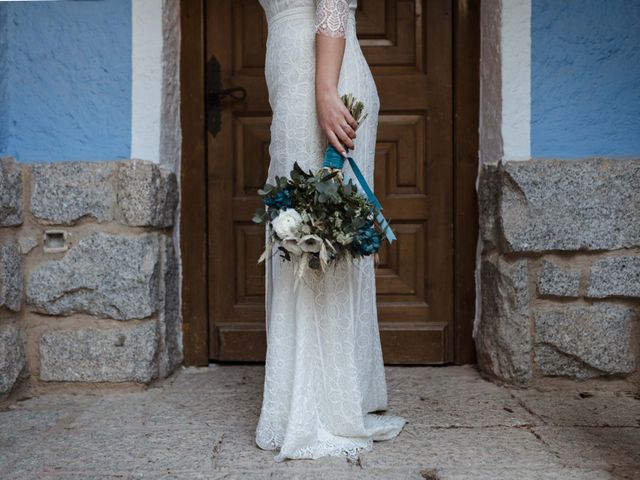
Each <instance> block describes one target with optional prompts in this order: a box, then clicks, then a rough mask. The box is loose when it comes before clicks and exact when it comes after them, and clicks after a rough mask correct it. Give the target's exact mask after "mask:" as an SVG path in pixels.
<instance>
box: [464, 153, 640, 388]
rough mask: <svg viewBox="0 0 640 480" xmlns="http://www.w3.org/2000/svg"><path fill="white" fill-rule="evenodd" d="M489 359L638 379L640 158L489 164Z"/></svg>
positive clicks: (517, 379)
mask: <svg viewBox="0 0 640 480" xmlns="http://www.w3.org/2000/svg"><path fill="white" fill-rule="evenodd" d="M478 196H479V203H480V224H481V231H480V235H481V239H482V246H483V248H482V258H481V270H480V271H481V274H480V277H481V285H480V288H481V291H482V293H481V299H480V304H481V316H480V319H479V323H478V324H477V330H476V335H475V340H476V346H477V351H478V362H479V365H480V368H481V369H482V370H483V371H484V372H485V373H486V374H488V375H489V376H491V377H493V378H497V379H500V380H502V381H505V382H508V383H512V384H518V385H521V386H526V385H530V384H531V383H532V382H535V381H536V380H538V379H541V378H544V377H550V376H553V377H568V378H571V379H578V380H580V379H587V378H594V377H628V378H633V379H635V380H637V379H638V370H637V367H638V362H639V360H640V333H639V331H638V330H639V327H638V317H639V315H638V313H639V310H640V308H639V306H640V160H624V159H611V160H610V159H600V158H594V159H585V160H564V161H559V160H530V161H524V162H520V161H511V162H505V163H499V164H497V165H485V166H484V167H483V168H482V170H481V174H480V179H479V182H478Z"/></svg>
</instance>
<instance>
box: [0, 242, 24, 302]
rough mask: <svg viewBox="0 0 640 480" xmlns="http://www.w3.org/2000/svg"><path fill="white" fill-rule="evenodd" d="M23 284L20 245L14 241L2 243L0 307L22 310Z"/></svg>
mask: <svg viewBox="0 0 640 480" xmlns="http://www.w3.org/2000/svg"><path fill="white" fill-rule="evenodd" d="M22 284H23V277H22V256H21V251H20V245H19V244H18V242H13V241H12V242H8V243H5V244H2V245H0V307H6V308H8V309H9V310H12V311H14V312H18V311H20V308H21V306H22Z"/></svg>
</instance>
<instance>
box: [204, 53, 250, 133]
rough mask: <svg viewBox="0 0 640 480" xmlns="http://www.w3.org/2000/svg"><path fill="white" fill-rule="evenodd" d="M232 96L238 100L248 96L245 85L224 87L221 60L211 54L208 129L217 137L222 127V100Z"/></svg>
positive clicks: (208, 75) (208, 71)
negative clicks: (221, 78)
mask: <svg viewBox="0 0 640 480" xmlns="http://www.w3.org/2000/svg"><path fill="white" fill-rule="evenodd" d="M227 97H230V98H232V99H233V100H235V101H237V102H242V101H244V100H245V99H246V98H247V91H246V90H245V89H244V88H243V87H231V88H225V89H223V88H222V81H221V80H220V62H218V59H217V58H216V57H214V56H211V58H210V59H209V61H208V62H207V130H208V131H209V132H211V134H212V135H213V136H214V137H215V136H216V135H217V134H218V133H219V132H220V128H221V127H222V114H221V108H222V100H224V99H225V98H227Z"/></svg>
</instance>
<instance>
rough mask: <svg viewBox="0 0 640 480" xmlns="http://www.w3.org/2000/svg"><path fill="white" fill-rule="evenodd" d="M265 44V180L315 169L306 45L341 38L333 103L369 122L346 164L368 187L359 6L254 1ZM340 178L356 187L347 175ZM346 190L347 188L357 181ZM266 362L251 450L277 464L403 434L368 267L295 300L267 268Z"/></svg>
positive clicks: (359, 265)
mask: <svg viewBox="0 0 640 480" xmlns="http://www.w3.org/2000/svg"><path fill="white" fill-rule="evenodd" d="M260 3H261V5H262V7H263V8H264V10H265V13H266V15H267V21H268V27H269V33H268V39H267V57H266V61H265V76H266V80H267V85H268V90H269V102H270V104H271V107H272V110H273V118H272V124H271V144H270V146H269V154H270V157H271V163H270V165H269V172H268V180H267V181H269V182H271V183H273V181H274V178H275V176H276V175H279V176H288V175H289V172H290V171H291V168H292V166H293V163H294V161H297V162H298V163H299V164H300V165H301V166H302V168H304V169H305V170H308V169H312V170H314V171H315V170H316V169H318V168H320V167H321V165H322V158H323V154H324V149H325V147H326V140H325V137H324V135H323V133H322V131H321V129H320V127H319V125H318V122H317V118H316V108H315V94H314V90H315V87H314V72H315V35H316V32H318V33H319V34H322V35H329V36H340V37H346V47H345V53H344V57H343V61H342V69H341V72H340V80H339V84H338V92H339V94H340V95H342V94H344V93H353V94H354V95H355V96H356V97H357V98H359V99H360V100H362V101H363V102H364V104H365V110H366V111H367V112H368V113H369V116H368V118H366V119H365V121H364V122H363V123H362V124H361V126H360V127H359V128H358V130H357V138H356V140H355V149H354V150H352V151H350V155H351V156H352V157H353V158H354V160H355V161H356V162H357V164H358V166H359V167H360V169H361V170H362V172H363V174H364V176H365V178H366V179H367V181H368V182H369V184H370V185H371V186H373V167H374V154H375V142H376V128H377V122H378V109H379V99H378V94H377V91H376V86H375V83H374V81H373V77H372V75H371V71H370V70H369V66H368V65H367V62H366V60H365V58H364V56H363V55H362V51H361V50H360V45H359V43H358V40H357V38H356V29H355V16H354V13H355V8H356V3H357V2H356V0H349V1H347V0H260ZM346 165H347V166H346V167H345V169H344V173H345V177H347V178H349V177H351V178H353V175H352V172H351V170H350V168H349V166H348V164H346ZM354 181H355V180H354ZM265 266H266V278H265V280H266V292H265V293H266V327H267V357H266V363H265V379H264V394H263V402H262V410H261V413H260V419H259V421H258V426H257V430H256V443H257V445H258V446H259V447H260V448H262V449H265V450H276V449H280V451H279V452H278V453H277V455H276V456H275V457H274V459H275V460H276V461H282V460H285V459H287V458H292V459H293V458H318V457H322V456H326V455H336V456H337V455H346V456H349V457H356V456H357V454H358V452H360V451H362V450H370V449H371V448H372V442H373V441H374V440H376V441H378V440H388V439H391V438H393V437H395V436H396V435H398V433H399V432H400V431H401V430H402V428H403V426H404V425H405V423H406V420H405V419H404V418H403V417H400V416H394V415H383V414H374V413H369V412H374V411H379V410H386V409H387V387H386V378H385V372H384V367H383V358H382V350H381V348H380V335H379V332H378V319H377V311H376V298H375V293H376V292H375V277H374V264H373V258H372V257H371V256H369V257H364V258H363V259H360V260H357V261H355V262H354V263H353V265H351V266H348V265H346V264H342V265H340V266H339V267H337V268H336V269H335V270H334V269H330V270H329V271H327V272H325V273H324V274H323V275H318V274H317V273H316V271H314V270H307V272H306V273H305V276H304V278H303V281H301V282H300V283H299V284H298V286H297V288H295V289H294V270H293V269H294V266H293V264H292V263H291V262H285V261H283V260H282V259H281V258H280V256H279V255H278V254H277V252H276V254H275V255H274V256H273V257H272V258H269V259H268V260H267V261H266V264H265Z"/></svg>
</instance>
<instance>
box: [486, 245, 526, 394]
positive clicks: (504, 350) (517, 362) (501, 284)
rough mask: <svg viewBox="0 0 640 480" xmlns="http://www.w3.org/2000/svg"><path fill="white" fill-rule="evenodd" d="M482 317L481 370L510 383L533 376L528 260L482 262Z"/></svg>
mask: <svg viewBox="0 0 640 480" xmlns="http://www.w3.org/2000/svg"><path fill="white" fill-rule="evenodd" d="M480 275H481V278H482V279H481V285H482V291H481V302H482V305H481V312H482V313H481V318H480V322H479V324H478V327H477V333H476V336H475V343H476V351H477V356H478V364H479V366H480V368H481V369H482V370H483V371H485V372H488V373H490V374H491V375H493V376H495V377H498V378H500V379H502V380H505V381H507V382H510V383H514V384H520V385H526V384H527V383H528V382H529V381H530V380H531V376H532V367H531V359H530V352H531V335H530V323H531V322H530V319H529V301H530V299H529V286H528V266H527V260H526V259H521V260H515V261H513V262H510V261H507V260H506V259H504V258H503V257H501V256H498V255H492V256H490V257H485V258H484V259H483V260H482V264H481V268H480Z"/></svg>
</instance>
